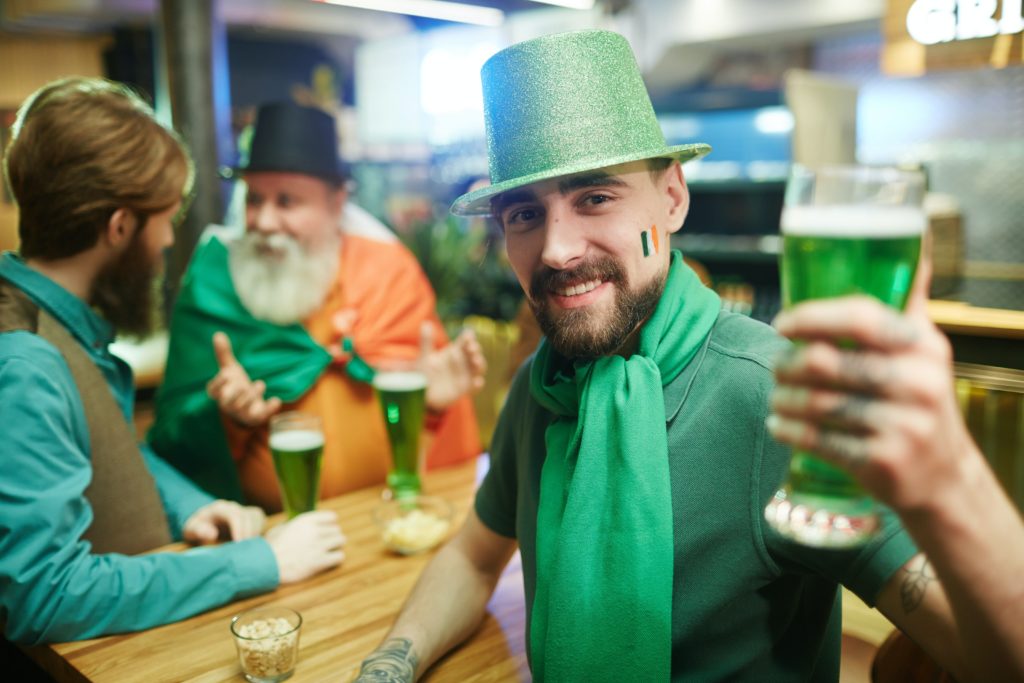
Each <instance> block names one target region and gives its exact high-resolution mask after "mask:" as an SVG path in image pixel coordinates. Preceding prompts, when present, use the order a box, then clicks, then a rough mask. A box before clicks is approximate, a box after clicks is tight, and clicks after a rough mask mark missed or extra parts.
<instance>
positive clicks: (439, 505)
mask: <svg viewBox="0 0 1024 683" xmlns="http://www.w3.org/2000/svg"><path fill="white" fill-rule="evenodd" d="M453 513H454V510H453V509H452V505H451V503H449V502H448V501H446V500H444V499H443V498H438V497H436V496H409V497H403V498H395V499H393V500H386V501H384V502H383V503H381V504H380V505H378V506H377V507H376V508H374V510H373V520H374V521H375V522H376V523H377V526H378V527H379V528H380V532H381V539H382V540H383V541H384V545H385V546H387V547H388V549H389V550H391V551H392V552H396V553H398V554H399V555H415V554H416V553H422V552H425V551H427V550H430V549H431V548H433V547H435V546H436V545H437V544H438V543H440V542H441V541H443V540H444V539H445V538H447V537H448V531H449V530H450V529H451V525H452V515H453Z"/></svg>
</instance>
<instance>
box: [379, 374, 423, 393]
mask: <svg viewBox="0 0 1024 683" xmlns="http://www.w3.org/2000/svg"><path fill="white" fill-rule="evenodd" d="M373 386H374V387H376V388H377V389H380V390H381V391H416V390H417V389H426V388H427V376H426V375H424V374H423V373H422V372H416V371H415V370H400V371H394V372H392V371H384V372H378V373H377V374H376V375H375V376H374V378H373Z"/></svg>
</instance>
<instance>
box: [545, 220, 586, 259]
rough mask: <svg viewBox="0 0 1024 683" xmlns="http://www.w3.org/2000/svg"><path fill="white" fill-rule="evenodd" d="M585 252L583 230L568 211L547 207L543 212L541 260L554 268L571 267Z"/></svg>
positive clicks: (582, 257)
mask: <svg viewBox="0 0 1024 683" xmlns="http://www.w3.org/2000/svg"><path fill="white" fill-rule="evenodd" d="M586 252H587V240H586V236H585V235H584V231H583V230H582V229H581V226H579V225H578V223H577V222H576V221H574V220H573V218H572V216H571V215H569V212H568V211H559V210H558V209H549V210H548V211H547V212H546V214H545V225H544V250H543V252H542V253H541V261H542V262H543V263H544V265H546V266H548V267H549V268H553V269H555V270H565V269H567V268H573V267H575V266H576V265H577V264H578V263H580V262H582V261H583V259H584V256H585V255H586Z"/></svg>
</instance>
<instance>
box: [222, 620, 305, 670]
mask: <svg viewBox="0 0 1024 683" xmlns="http://www.w3.org/2000/svg"><path fill="white" fill-rule="evenodd" d="M236 631H237V633H238V635H239V636H241V637H240V638H236V639H235V642H237V643H238V658H239V660H240V661H241V664H242V671H244V672H245V673H247V674H249V675H250V676H256V677H259V678H272V677H274V676H280V675H281V674H285V673H288V672H289V671H291V670H292V669H294V668H295V656H296V650H297V649H298V647H297V646H298V641H299V632H298V630H297V629H296V628H295V627H294V626H293V625H292V624H291V622H289V621H288V620H287V619H282V618H277V619H255V620H253V621H252V622H250V623H248V624H244V625H242V626H239V627H237V629H236ZM249 639H252V640H249Z"/></svg>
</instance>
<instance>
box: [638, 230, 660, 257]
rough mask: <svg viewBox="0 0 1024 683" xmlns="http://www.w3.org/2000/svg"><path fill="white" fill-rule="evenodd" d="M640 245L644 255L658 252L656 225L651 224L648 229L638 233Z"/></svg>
mask: <svg viewBox="0 0 1024 683" xmlns="http://www.w3.org/2000/svg"><path fill="white" fill-rule="evenodd" d="M640 245H641V246H642V247H643V249H644V257H647V256H650V255H651V254H657V253H658V249H659V246H658V226H657V225H652V226H651V229H650V230H644V231H643V232H641V233H640Z"/></svg>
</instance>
